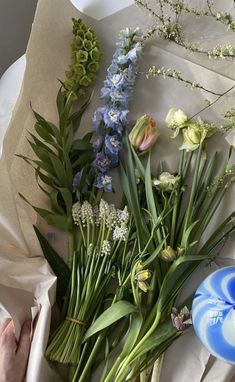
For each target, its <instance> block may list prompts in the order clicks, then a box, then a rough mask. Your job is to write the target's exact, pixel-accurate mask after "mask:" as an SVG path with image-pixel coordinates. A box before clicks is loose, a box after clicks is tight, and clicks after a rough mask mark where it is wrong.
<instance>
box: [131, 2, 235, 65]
mask: <svg viewBox="0 0 235 382" xmlns="http://www.w3.org/2000/svg"><path fill="white" fill-rule="evenodd" d="M156 3H157V5H158V6H159V11H155V10H154V9H152V8H151V7H150V6H149V5H148V3H147V2H146V1H142V0H135V4H136V5H137V6H138V7H140V8H143V9H145V10H146V11H147V12H149V14H150V15H151V16H152V17H153V18H154V19H155V20H156V25H154V26H153V27H152V28H151V29H150V30H148V31H147V32H146V33H145V35H144V37H143V39H144V40H146V39H149V38H151V37H153V36H154V35H155V34H158V35H159V36H160V37H161V38H163V39H166V40H170V41H173V42H175V43H176V44H177V45H180V46H182V47H183V48H185V49H186V50H187V51H189V52H193V53H201V54H204V55H207V56H208V58H223V59H224V58H234V57H235V48H234V47H233V46H231V45H230V44H227V45H225V46H215V47H214V48H212V49H209V50H205V49H201V48H200V47H199V46H198V44H195V43H193V42H190V41H185V39H184V38H183V28H182V26H181V24H180V17H181V16H182V14H183V13H186V14H192V15H193V16H195V17H211V18H213V19H214V20H215V21H217V22H218V21H219V22H221V23H223V24H225V25H226V26H227V27H228V29H229V30H231V31H235V20H233V19H232V17H231V15H229V14H228V13H224V12H217V11H214V10H213V8H212V2H211V1H209V0H207V8H208V9H206V10H203V9H202V10H199V9H197V8H193V7H188V6H187V5H185V3H184V1H171V0H157V1H156ZM169 11H171V12H173V14H174V15H175V18H174V19H173V16H172V15H170V16H169V15H168V13H169Z"/></svg>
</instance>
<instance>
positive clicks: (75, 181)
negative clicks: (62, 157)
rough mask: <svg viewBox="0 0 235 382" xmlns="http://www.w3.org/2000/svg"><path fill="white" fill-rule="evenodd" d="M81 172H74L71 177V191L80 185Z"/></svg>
mask: <svg viewBox="0 0 235 382" xmlns="http://www.w3.org/2000/svg"><path fill="white" fill-rule="evenodd" d="M81 176H82V172H81V171H79V172H77V173H76V174H75V176H74V178H73V192H75V191H77V189H78V187H79V186H80V181H81Z"/></svg>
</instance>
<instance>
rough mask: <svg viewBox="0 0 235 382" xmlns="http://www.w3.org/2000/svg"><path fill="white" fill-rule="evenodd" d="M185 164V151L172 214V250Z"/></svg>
mask: <svg viewBox="0 0 235 382" xmlns="http://www.w3.org/2000/svg"><path fill="white" fill-rule="evenodd" d="M183 162H184V150H182V151H181V152H180V160H179V173H178V175H179V176H180V183H179V186H178V192H177V196H176V201H175V204H174V208H173V213H172V222H171V232H170V246H171V247H172V248H173V247H174V241H175V231H176V224H177V216H178V207H179V200H180V194H179V190H180V187H181V184H182V179H181V177H182V170H183Z"/></svg>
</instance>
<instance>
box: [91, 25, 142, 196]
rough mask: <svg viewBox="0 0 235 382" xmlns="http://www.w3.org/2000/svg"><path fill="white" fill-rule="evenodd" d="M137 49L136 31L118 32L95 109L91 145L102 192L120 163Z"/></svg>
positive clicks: (109, 186)
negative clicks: (93, 134) (99, 101)
mask: <svg viewBox="0 0 235 382" xmlns="http://www.w3.org/2000/svg"><path fill="white" fill-rule="evenodd" d="M140 51H141V37H140V33H139V30H138V29H136V30H132V29H129V28H126V29H125V30H123V31H121V32H120V37H119V40H118V42H117V49H116V51H115V53H114V55H113V60H112V64H111V65H110V66H109V68H108V70H107V77H106V79H105V81H104V86H103V88H102V89H101V98H102V99H103V101H104V105H103V106H101V107H99V108H98V109H97V110H96V111H95V113H94V117H93V129H94V130H95V132H96V135H97V140H96V141H95V142H94V144H93V148H94V152H95V155H96V158H95V160H94V166H95V168H96V169H97V177H96V180H95V186H96V187H97V188H100V189H103V190H104V191H105V192H110V191H112V174H111V170H112V169H113V168H114V167H117V166H118V164H119V154H120V150H121V148H122V135H123V131H124V126H125V125H126V122H127V115H128V113H129V110H128V104H129V102H130V100H131V98H132V94H133V90H134V84H135V79H136V74H137V63H138V58H139V55H140Z"/></svg>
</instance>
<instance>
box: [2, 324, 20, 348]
mask: <svg viewBox="0 0 235 382" xmlns="http://www.w3.org/2000/svg"><path fill="white" fill-rule="evenodd" d="M0 340H1V345H2V347H3V348H4V349H8V350H9V351H11V352H12V354H15V352H16V349H17V343H16V337H15V328H14V324H13V321H12V320H10V322H9V323H8V325H7V326H6V327H5V329H4V330H3V332H2V335H1V338H0Z"/></svg>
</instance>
